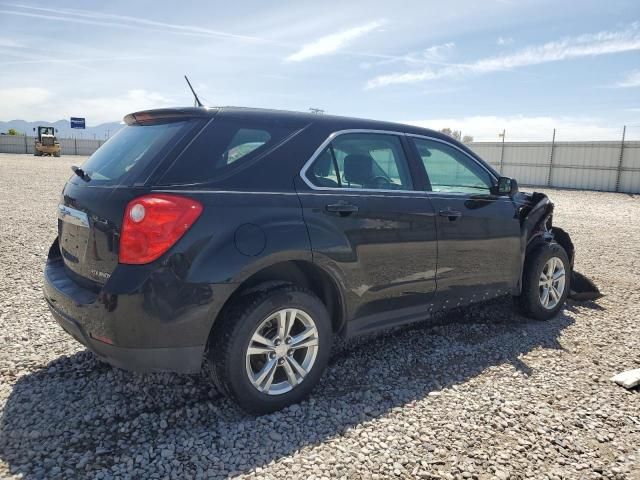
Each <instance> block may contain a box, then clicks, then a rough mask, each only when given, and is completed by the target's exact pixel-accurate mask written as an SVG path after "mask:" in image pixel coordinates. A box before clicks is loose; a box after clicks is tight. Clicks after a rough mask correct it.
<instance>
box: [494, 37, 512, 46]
mask: <svg viewBox="0 0 640 480" xmlns="http://www.w3.org/2000/svg"><path fill="white" fill-rule="evenodd" d="M496 43H497V44H498V45H500V46H504V45H511V44H512V43H513V38H512V37H498V40H496Z"/></svg>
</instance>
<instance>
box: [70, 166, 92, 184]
mask: <svg viewBox="0 0 640 480" xmlns="http://www.w3.org/2000/svg"><path fill="white" fill-rule="evenodd" d="M71 170H73V173H75V174H76V175H78V176H79V177H80V178H81V179H82V180H84V181H85V182H88V181H89V180H91V177H90V176H89V174H88V173H86V172H85V171H84V170H83V169H81V168H80V167H76V166H75V165H72V166H71Z"/></svg>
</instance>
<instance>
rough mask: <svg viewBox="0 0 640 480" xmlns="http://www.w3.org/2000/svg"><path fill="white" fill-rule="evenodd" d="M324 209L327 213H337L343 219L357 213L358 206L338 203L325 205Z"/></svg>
mask: <svg viewBox="0 0 640 480" xmlns="http://www.w3.org/2000/svg"><path fill="white" fill-rule="evenodd" d="M325 209H326V210H327V212H331V213H338V214H340V215H341V216H343V217H344V216H347V215H351V214H352V213H354V212H357V211H358V206H357V205H354V204H353V203H347V202H338V203H332V204H329V205H327V206H326V207H325Z"/></svg>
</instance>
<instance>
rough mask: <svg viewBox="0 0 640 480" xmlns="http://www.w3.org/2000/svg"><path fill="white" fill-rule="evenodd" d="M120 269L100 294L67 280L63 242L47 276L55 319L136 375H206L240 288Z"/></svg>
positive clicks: (165, 271) (166, 272) (167, 272)
mask: <svg viewBox="0 0 640 480" xmlns="http://www.w3.org/2000/svg"><path fill="white" fill-rule="evenodd" d="M145 267H146V266H137V265H135V266H130V265H119V266H118V267H116V269H115V270H114V271H113V273H112V275H111V277H110V278H109V280H108V281H107V282H106V283H105V284H104V285H103V286H102V287H101V288H100V290H99V291H95V290H91V289H88V288H85V287H84V286H81V285H79V284H78V283H76V282H75V281H74V280H73V279H72V278H71V277H70V276H69V274H68V273H67V270H66V268H65V266H64V262H63V260H62V257H61V256H60V255H59V248H58V244H57V241H56V242H55V243H54V244H53V246H52V247H51V250H50V252H49V258H48V260H47V265H46V267H45V272H44V297H45V299H46V301H47V304H48V306H49V309H50V310H51V313H52V314H53V316H54V318H55V320H56V321H57V322H58V324H60V326H62V328H63V329H64V330H65V331H66V332H67V333H69V334H70V335H71V336H72V337H73V338H75V339H76V340H77V341H78V342H80V343H81V344H83V345H84V346H86V347H87V348H88V349H89V350H91V351H92V352H94V353H95V354H96V355H97V356H98V357H99V358H101V359H103V360H104V361H106V362H108V363H110V364H111V365H114V366H116V367H119V368H124V369H126V370H131V371H136V372H157V371H171V372H177V373H196V372H198V371H199V370H200V368H201V365H202V360H203V355H204V350H205V346H206V343H207V340H208V336H209V333H210V330H211V327H212V325H213V321H214V319H215V318H216V316H217V314H218V312H219V311H220V309H221V308H222V306H223V305H224V302H225V301H226V300H227V299H228V298H229V295H230V294H231V292H232V291H233V289H234V288H235V285H234V284H213V285H211V284H193V283H188V282H186V281H185V280H182V279H180V278H179V276H178V275H176V273H175V272H174V271H172V270H171V269H170V267H158V266H154V267H153V268H150V267H147V268H145Z"/></svg>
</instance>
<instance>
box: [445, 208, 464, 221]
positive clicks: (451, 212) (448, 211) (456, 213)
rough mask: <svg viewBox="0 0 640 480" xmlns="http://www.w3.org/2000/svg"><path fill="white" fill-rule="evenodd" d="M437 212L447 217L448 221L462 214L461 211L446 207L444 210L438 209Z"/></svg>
mask: <svg viewBox="0 0 640 480" xmlns="http://www.w3.org/2000/svg"><path fill="white" fill-rule="evenodd" d="M439 213H440V216H441V217H447V218H448V219H449V221H450V222H453V221H454V220H457V219H458V218H460V217H461V216H462V212H460V211H458V210H452V209H450V208H447V209H445V210H440V212H439Z"/></svg>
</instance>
